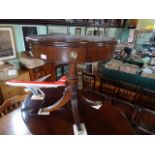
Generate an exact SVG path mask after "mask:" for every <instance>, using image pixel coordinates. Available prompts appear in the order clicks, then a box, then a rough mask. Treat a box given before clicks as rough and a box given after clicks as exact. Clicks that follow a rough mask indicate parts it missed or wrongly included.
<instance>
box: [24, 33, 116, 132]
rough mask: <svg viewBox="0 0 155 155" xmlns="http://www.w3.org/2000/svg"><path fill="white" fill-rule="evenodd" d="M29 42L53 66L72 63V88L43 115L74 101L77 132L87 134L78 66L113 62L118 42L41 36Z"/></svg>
mask: <svg viewBox="0 0 155 155" xmlns="http://www.w3.org/2000/svg"><path fill="white" fill-rule="evenodd" d="M26 39H27V41H28V42H29V43H30V46H31V51H32V54H33V55H34V57H37V58H41V59H44V60H46V61H49V62H51V63H59V64H64V63H65V64H69V72H68V86H67V87H66V89H65V90H64V94H63V96H62V98H60V100H59V101H58V103H55V104H54V105H53V106H50V105H49V106H48V107H44V108H41V109H40V110H39V113H40V114H43V113H49V112H50V113H51V112H54V111H57V110H59V109H60V108H62V107H63V106H65V105H66V104H67V103H68V102H69V101H71V104H72V106H71V108H72V114H73V116H74V122H75V128H76V129H75V130H77V133H80V134H81V133H82V132H83V133H84V129H82V124H81V121H80V116H79V112H78V101H77V82H78V78H77V64H78V63H85V62H93V61H99V60H102V61H107V60H109V59H111V58H112V56H113V53H114V49H115V45H116V41H115V39H113V38H108V37H102V36H101V37H99V36H81V35H39V36H28V37H26Z"/></svg>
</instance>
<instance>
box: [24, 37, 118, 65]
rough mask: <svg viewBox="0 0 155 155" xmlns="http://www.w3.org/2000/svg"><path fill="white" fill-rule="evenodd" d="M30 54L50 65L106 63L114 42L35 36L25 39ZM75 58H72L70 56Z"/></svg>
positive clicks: (111, 53) (91, 38)
mask: <svg viewBox="0 0 155 155" xmlns="http://www.w3.org/2000/svg"><path fill="white" fill-rule="evenodd" d="M26 39H27V41H28V42H29V43H30V46H31V49H32V53H33V55H34V56H35V57H37V58H42V56H41V55H44V56H45V57H46V58H45V60H47V61H49V62H51V63H58V64H63V63H69V64H71V63H85V62H93V61H99V60H102V61H107V60H109V59H111V58H112V56H113V54H114V49H115V46H116V41H115V39H114V38H109V37H99V36H80V35H37V36H28V37H26ZM72 53H73V54H75V55H76V57H75V58H72V57H71V55H72Z"/></svg>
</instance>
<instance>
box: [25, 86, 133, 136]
mask: <svg viewBox="0 0 155 155" xmlns="http://www.w3.org/2000/svg"><path fill="white" fill-rule="evenodd" d="M43 91H44V93H45V94H46V97H45V100H44V102H43V101H37V100H31V99H30V98H31V95H29V96H28V97H27V98H26V100H25V101H24V103H23V105H22V117H23V120H24V122H25V124H26V126H27V128H28V129H29V130H30V132H31V133H32V134H39V135H70V134H71V135H72V134H74V133H73V128H72V126H73V123H74V119H73V116H72V111H71V107H70V106H71V104H66V105H65V106H64V107H62V108H60V109H59V110H57V111H53V112H51V113H50V115H44V116H43V115H38V114H37V112H38V110H39V108H40V107H42V106H43V107H44V106H48V105H51V104H53V103H54V102H56V101H57V100H58V99H59V98H60V97H61V96H62V94H63V91H64V88H63V87H60V88H57V89H54V88H52V89H44V90H43ZM87 93H88V94H90V93H89V92H87ZM84 95H86V96H87V94H84ZM93 96H95V95H93ZM97 98H98V99H99V100H102V103H103V105H102V107H101V108H100V109H99V110H97V109H95V108H92V107H91V106H90V105H87V104H85V103H84V101H83V100H81V98H80V97H78V103H79V113H80V118H81V121H82V122H84V123H85V126H86V129H87V134H89V135H114V134H115V135H128V134H134V130H133V128H132V126H131V125H130V122H129V121H128V120H127V118H126V117H125V116H124V115H123V114H122V113H121V112H120V111H118V110H117V109H116V108H115V107H113V106H112V105H111V104H110V103H109V102H107V100H106V99H104V98H103V96H99V95H98V97H97ZM91 99H92V100H93V97H92V96H91ZM94 99H95V98H94Z"/></svg>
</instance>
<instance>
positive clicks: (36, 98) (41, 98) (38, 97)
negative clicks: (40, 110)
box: [31, 94, 45, 100]
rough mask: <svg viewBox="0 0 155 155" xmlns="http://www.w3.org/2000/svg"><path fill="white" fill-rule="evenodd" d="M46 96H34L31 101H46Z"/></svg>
mask: <svg viewBox="0 0 155 155" xmlns="http://www.w3.org/2000/svg"><path fill="white" fill-rule="evenodd" d="M44 98H45V95H42V94H39V95H32V97H31V100H44Z"/></svg>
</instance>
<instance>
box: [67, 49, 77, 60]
mask: <svg viewBox="0 0 155 155" xmlns="http://www.w3.org/2000/svg"><path fill="white" fill-rule="evenodd" d="M77 57H78V54H77V52H75V51H72V52H70V53H69V58H70V59H72V60H76V59H77Z"/></svg>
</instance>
